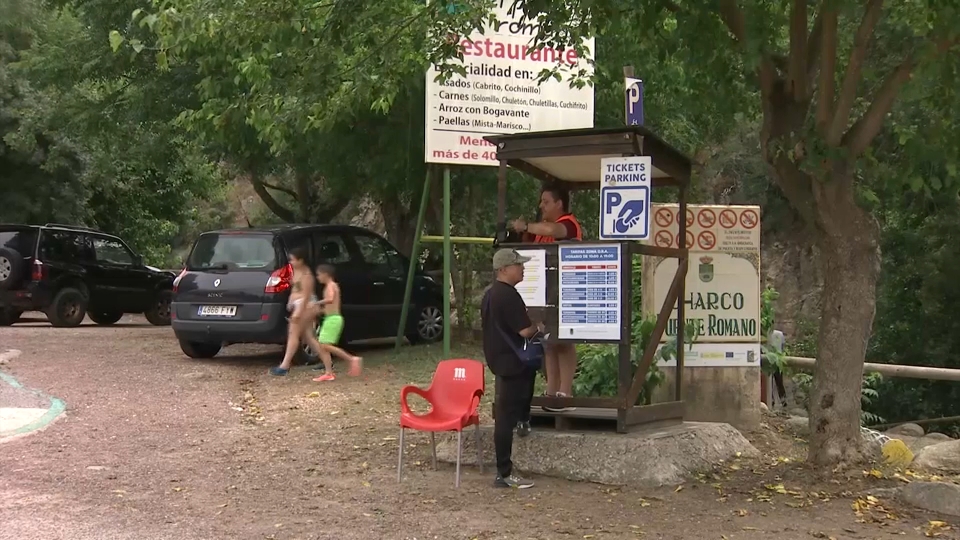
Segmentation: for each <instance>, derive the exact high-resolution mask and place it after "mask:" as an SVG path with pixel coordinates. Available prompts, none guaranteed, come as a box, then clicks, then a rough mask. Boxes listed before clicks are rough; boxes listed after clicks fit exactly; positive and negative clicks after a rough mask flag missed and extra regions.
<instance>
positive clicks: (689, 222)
mask: <svg viewBox="0 0 960 540" xmlns="http://www.w3.org/2000/svg"><path fill="white" fill-rule="evenodd" d="M677 224H678V225H679V224H680V211H679V210H677ZM691 225H693V210H690V209H689V208H687V227H689V226H691Z"/></svg>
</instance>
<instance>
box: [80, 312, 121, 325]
mask: <svg viewBox="0 0 960 540" xmlns="http://www.w3.org/2000/svg"><path fill="white" fill-rule="evenodd" d="M87 317H90V320H91V321H93V322H95V323H97V324H99V325H100V326H110V325H111V324H114V323H115V322H117V321H119V320H120V319H121V318H123V312H122V311H99V312H94V311H88V312H87Z"/></svg>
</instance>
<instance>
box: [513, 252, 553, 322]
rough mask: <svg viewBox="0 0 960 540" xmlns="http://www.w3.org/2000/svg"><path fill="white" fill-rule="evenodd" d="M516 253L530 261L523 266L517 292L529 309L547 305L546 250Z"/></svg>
mask: <svg viewBox="0 0 960 540" xmlns="http://www.w3.org/2000/svg"><path fill="white" fill-rule="evenodd" d="M517 253H519V254H520V255H522V256H524V257H530V260H529V261H527V262H526V263H524V265H523V281H521V282H520V283H517V287H516V288H517V292H518V293H520V298H523V303H524V304H526V306H527V307H528V308H529V307H544V306H546V305H547V250H545V249H518V250H517Z"/></svg>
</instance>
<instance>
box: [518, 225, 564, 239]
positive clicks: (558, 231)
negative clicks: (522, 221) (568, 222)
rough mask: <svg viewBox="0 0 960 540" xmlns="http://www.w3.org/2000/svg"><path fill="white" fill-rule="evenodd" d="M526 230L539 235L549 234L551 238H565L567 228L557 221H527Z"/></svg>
mask: <svg viewBox="0 0 960 540" xmlns="http://www.w3.org/2000/svg"><path fill="white" fill-rule="evenodd" d="M527 232H529V233H532V234H539V235H540V236H550V237H552V238H566V237H567V228H566V227H564V226H563V225H561V224H559V223H548V222H545V221H544V222H540V223H528V224H527Z"/></svg>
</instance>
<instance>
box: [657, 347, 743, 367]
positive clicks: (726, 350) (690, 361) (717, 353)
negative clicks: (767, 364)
mask: <svg viewBox="0 0 960 540" xmlns="http://www.w3.org/2000/svg"><path fill="white" fill-rule="evenodd" d="M661 347H662V345H661ZM657 365H659V366H660V367H676V365H677V359H676V358H671V359H670V360H666V361H664V360H661V361H660V362H659V363H658V364H657ZM683 365H684V367H757V366H759V365H760V344H759V343H694V344H693V347H692V350H691V347H690V345H687V346H686V347H685V348H684V349H683Z"/></svg>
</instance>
